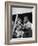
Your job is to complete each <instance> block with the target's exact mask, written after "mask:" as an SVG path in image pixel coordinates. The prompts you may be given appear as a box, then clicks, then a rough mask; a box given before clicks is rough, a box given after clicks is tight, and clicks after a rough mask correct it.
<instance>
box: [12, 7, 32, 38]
mask: <svg viewBox="0 0 38 46" xmlns="http://www.w3.org/2000/svg"><path fill="white" fill-rule="evenodd" d="M30 37H32V9H31V8H18V7H16V8H15V7H14V8H12V38H30Z"/></svg>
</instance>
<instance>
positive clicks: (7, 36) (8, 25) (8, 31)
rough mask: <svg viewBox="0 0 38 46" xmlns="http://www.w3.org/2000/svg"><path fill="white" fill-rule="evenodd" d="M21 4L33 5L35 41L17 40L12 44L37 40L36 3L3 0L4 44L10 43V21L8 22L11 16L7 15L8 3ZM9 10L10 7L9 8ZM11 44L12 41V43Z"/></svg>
mask: <svg viewBox="0 0 38 46" xmlns="http://www.w3.org/2000/svg"><path fill="white" fill-rule="evenodd" d="M12 3H13V4H15V3H16V4H23V5H33V6H35V17H36V18H35V26H36V28H35V41H28V42H18V43H14V44H24V43H36V42H37V4H36V3H23V2H12V1H6V2H5V44H8V45H10V44H11V43H10V42H9V41H10V39H11V38H10V35H9V33H10V30H11V29H10V28H11V27H10V26H11V23H9V21H10V22H11V19H10V18H11V16H9V5H10V6H11V4H12ZM10 10H11V9H10ZM10 14H11V13H10ZM12 44H13V43H12Z"/></svg>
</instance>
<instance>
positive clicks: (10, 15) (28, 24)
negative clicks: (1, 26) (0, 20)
mask: <svg viewBox="0 0 38 46" xmlns="http://www.w3.org/2000/svg"><path fill="white" fill-rule="evenodd" d="M5 5H6V6H5V15H6V16H5V30H6V31H5V42H6V44H19V43H20V44H21V43H35V42H37V4H35V3H22V2H6V3H5Z"/></svg>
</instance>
